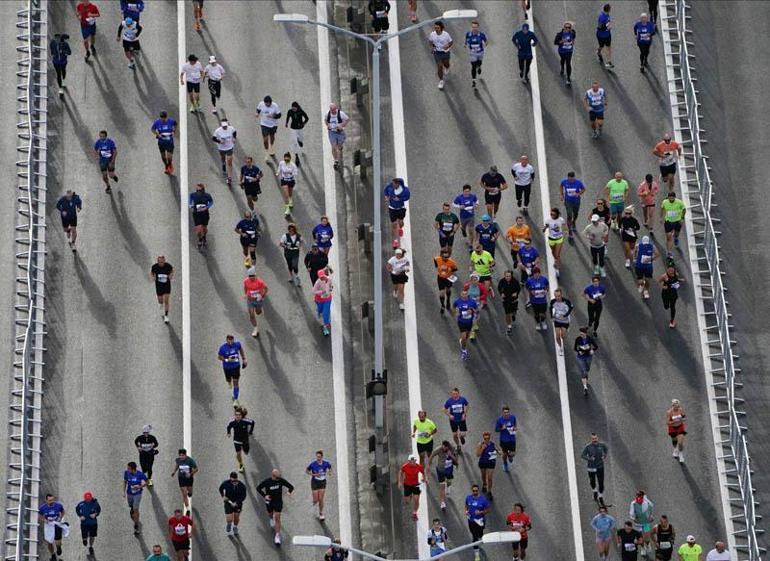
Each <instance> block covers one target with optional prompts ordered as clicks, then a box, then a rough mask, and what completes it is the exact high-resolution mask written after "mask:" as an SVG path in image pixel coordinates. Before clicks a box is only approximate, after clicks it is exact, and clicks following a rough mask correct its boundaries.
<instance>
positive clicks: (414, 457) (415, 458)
mask: <svg viewBox="0 0 770 561" xmlns="http://www.w3.org/2000/svg"><path fill="white" fill-rule="evenodd" d="M407 459H408V460H414V461H415V462H416V461H417V456H415V455H414V454H409V457H408V458H407Z"/></svg>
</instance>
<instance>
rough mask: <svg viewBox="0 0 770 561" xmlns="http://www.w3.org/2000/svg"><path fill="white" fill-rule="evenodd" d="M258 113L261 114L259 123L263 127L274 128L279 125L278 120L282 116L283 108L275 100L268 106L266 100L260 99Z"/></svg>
mask: <svg viewBox="0 0 770 561" xmlns="http://www.w3.org/2000/svg"><path fill="white" fill-rule="evenodd" d="M257 113H258V114H259V124H260V125H262V126H263V127H267V128H273V127H277V126H278V121H279V119H280V118H281V117H280V115H281V108H280V107H278V104H277V103H276V102H275V101H273V102H271V103H270V106H269V107H268V106H267V104H266V103H265V102H264V101H260V102H259V105H257Z"/></svg>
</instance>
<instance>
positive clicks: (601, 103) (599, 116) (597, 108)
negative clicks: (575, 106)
mask: <svg viewBox="0 0 770 561" xmlns="http://www.w3.org/2000/svg"><path fill="white" fill-rule="evenodd" d="M608 5H609V4H608ZM583 107H584V108H585V110H586V111H588V118H589V119H590V120H591V130H592V131H593V133H592V136H591V138H599V137H600V136H601V135H602V127H604V111H605V109H607V94H606V93H605V92H604V88H600V87H599V82H597V81H595V80H594V81H593V82H592V83H591V87H590V88H589V89H588V90H586V93H585V96H584V97H583Z"/></svg>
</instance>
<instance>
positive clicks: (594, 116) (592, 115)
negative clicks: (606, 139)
mask: <svg viewBox="0 0 770 561" xmlns="http://www.w3.org/2000/svg"><path fill="white" fill-rule="evenodd" d="M588 118H589V119H591V122H593V121H597V120H598V121H603V120H604V111H589V112H588Z"/></svg>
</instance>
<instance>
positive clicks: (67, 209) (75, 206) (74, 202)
mask: <svg viewBox="0 0 770 561" xmlns="http://www.w3.org/2000/svg"><path fill="white" fill-rule="evenodd" d="M56 208H57V209H58V211H59V212H60V213H61V215H62V218H64V217H65V216H66V217H68V218H71V217H73V216H77V211H78V210H81V209H82V208H83V201H81V200H80V197H78V196H77V195H74V194H73V195H72V198H71V199H67V197H62V198H61V199H59V201H58V202H57V203H56Z"/></svg>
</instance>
